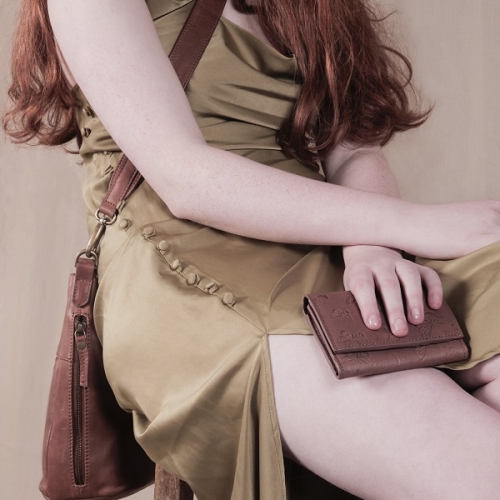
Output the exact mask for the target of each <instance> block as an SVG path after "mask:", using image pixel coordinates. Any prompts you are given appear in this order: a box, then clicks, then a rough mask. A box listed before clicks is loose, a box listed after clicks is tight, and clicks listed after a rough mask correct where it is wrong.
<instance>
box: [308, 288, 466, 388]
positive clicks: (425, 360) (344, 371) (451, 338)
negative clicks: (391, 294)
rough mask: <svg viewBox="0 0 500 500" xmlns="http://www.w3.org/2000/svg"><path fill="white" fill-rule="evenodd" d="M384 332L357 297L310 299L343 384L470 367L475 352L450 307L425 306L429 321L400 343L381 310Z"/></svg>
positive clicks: (312, 317)
mask: <svg viewBox="0 0 500 500" xmlns="http://www.w3.org/2000/svg"><path fill="white" fill-rule="evenodd" d="M379 309H380V311H381V316H382V326H381V328H379V329H378V330H370V329H369V328H368V327H366V326H365V324H364V322H363V319H362V317H361V312H360V310H359V307H358V304H357V303H356V299H355V298H354V295H353V294H352V293H351V292H321V293H311V294H307V295H305V296H304V301H303V312H304V314H305V316H306V319H307V321H308V323H309V325H310V326H311V328H312V330H313V332H314V334H315V336H316V337H317V338H318V340H319V342H320V344H321V347H322V348H323V351H324V353H325V355H326V357H327V359H328V361H329V362H330V364H331V366H332V368H333V370H334V372H335V375H336V376H337V378H339V379H342V378H346V377H356V376H360V375H375V374H378V373H387V372H395V371H401V370H409V369H411V368H422V367H426V366H435V365H439V364H442V363H449V362H456V361H464V360H466V359H467V358H468V357H469V351H468V349H467V346H466V344H465V342H464V340H463V338H464V335H463V332H462V330H461V329H460V326H459V324H458V322H457V320H456V318H455V316H454V315H453V312H452V311H451V309H450V307H449V306H448V304H446V303H444V302H443V305H442V307H441V308H440V309H437V310H436V309H430V308H429V307H428V306H427V305H424V314H425V317H424V321H423V322H422V323H421V324H420V325H412V324H408V326H409V332H408V334H407V335H406V336H404V337H396V336H395V335H393V334H392V333H391V331H390V327H389V325H388V322H387V318H386V317H385V314H384V312H383V311H384V308H383V307H382V306H381V304H379Z"/></svg>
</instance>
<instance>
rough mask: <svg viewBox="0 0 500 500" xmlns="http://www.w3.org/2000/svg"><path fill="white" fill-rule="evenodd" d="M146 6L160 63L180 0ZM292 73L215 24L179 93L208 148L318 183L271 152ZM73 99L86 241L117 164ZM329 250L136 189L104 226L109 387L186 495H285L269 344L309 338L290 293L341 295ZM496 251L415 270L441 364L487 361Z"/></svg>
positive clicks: (102, 301)
mask: <svg viewBox="0 0 500 500" xmlns="http://www.w3.org/2000/svg"><path fill="white" fill-rule="evenodd" d="M147 3H148V6H149V9H150V12H151V15H152V18H153V19H154V23H155V26H156V30H157V32H158V35H159V37H160V39H161V42H162V44H163V46H164V48H165V51H166V52H167V53H168V52H169V50H170V48H171V46H172V45H173V43H174V41H175V38H176V36H177V34H178V32H179V30H180V29H181V26H182V24H183V23H184V20H185V19H186V16H187V14H188V12H189V10H190V8H191V5H192V0H148V1H147ZM295 70H296V60H295V58H294V57H293V56H291V57H287V56H284V55H282V54H280V53H279V52H278V51H276V50H275V49H274V48H272V47H271V46H270V45H268V44H267V43H265V42H263V41H261V40H260V39H258V38H257V37H255V36H254V35H252V34H251V33H249V32H248V31H246V30H244V29H243V28H241V27H239V26H237V25H236V24H234V23H232V22H231V21H229V20H228V19H225V18H222V19H221V20H220V22H219V24H218V26H217V28H216V30H215V33H214V35H213V38H212V40H211V41H210V43H209V45H208V48H207V50H206V52H205V54H204V55H203V57H202V59H201V61H200V63H199V66H198V68H197V70H196V71H195V73H194V76H193V77H192V80H191V82H190V83H189V85H188V88H187V91H186V93H187V96H188V99H189V101H190V104H191V106H192V109H193V112H194V114H195V117H196V120H197V122H198V125H199V127H200V129H201V131H202V132H203V134H204V136H205V139H206V140H207V142H208V143H209V144H210V145H212V146H215V147H218V148H221V149H224V150H228V151H233V152H234V153H237V154H240V155H243V156H246V157H248V158H251V159H252V160H255V161H258V162H260V163H264V164H266V165H268V166H269V168H278V169H281V170H285V171H287V172H292V173H294V174H296V175H301V176H304V177H308V178H312V179H316V180H317V181H318V182H324V181H325V178H324V175H323V172H322V171H321V168H318V170H313V169H310V168H307V167H305V166H303V165H301V164H299V163H298V162H296V161H295V160H291V159H287V158H286V157H285V156H284V154H283V152H282V151H281V149H280V148H279V146H278V145H277V143H276V141H275V132H276V130H277V129H278V128H279V126H280V123H281V121H282V120H283V118H284V117H285V116H286V115H287V114H288V112H289V111H290V108H291V106H293V102H294V99H295V98H296V96H297V93H298V91H299V90H300V86H299V84H297V83H295V82H294V74H295ZM73 92H74V94H75V95H76V96H77V97H78V98H79V100H80V102H81V106H80V107H79V108H78V109H77V119H78V123H79V126H80V127H81V130H82V135H83V143H82V145H81V148H80V155H81V157H82V158H83V162H84V167H85V172H86V176H85V181H84V186H83V196H84V200H85V203H86V206H87V209H88V228H89V231H92V229H93V228H94V226H95V223H96V221H95V219H94V215H93V214H94V212H95V210H96V208H97V207H98V206H99V204H100V203H101V201H102V199H103V198H104V195H105V193H106V190H107V187H108V183H109V179H110V175H111V172H112V171H113V168H114V167H116V165H117V163H118V161H119V160H120V157H121V155H122V154H123V153H122V152H121V151H120V149H119V148H118V146H117V144H116V143H115V142H114V141H113V139H112V138H111V136H110V135H109V133H108V132H107V131H106V129H105V128H104V126H103V124H102V123H101V121H100V120H99V118H98V117H97V116H96V114H95V112H94V111H93V110H92V106H91V103H89V102H88V100H87V99H86V98H85V96H84V94H83V92H82V90H81V89H80V88H79V86H78V85H76V86H75V87H74V88H73ZM133 121H134V117H133V116H130V126H133ZM166 142H167V143H166V145H165V146H166V147H165V151H166V152H167V153H166V154H167V156H166V157H165V168H168V138H166ZM207 189H210V186H207ZM234 210H237V207H235V208H234ZM339 255H340V254H339V252H338V251H332V249H331V248H330V247H327V246H315V245H295V244H282V243H274V242H267V241H263V240H258V239H252V238H246V237H242V236H238V235H235V234H231V233H227V232H224V231H220V230H217V229H214V228H211V227H208V226H205V225H202V224H198V223H196V222H193V221H190V220H187V219H179V218H176V217H175V216H174V215H173V214H172V213H171V212H170V210H169V208H168V206H167V205H166V204H165V203H164V202H163V201H162V200H161V199H160V198H159V197H158V196H157V194H156V193H155V192H154V191H153V190H152V189H151V187H150V186H149V185H148V183H147V182H143V183H142V184H141V186H140V187H139V188H138V190H137V191H136V192H135V193H134V194H133V195H132V196H131V197H130V199H129V200H128V201H127V203H126V204H125V205H124V206H123V207H122V209H121V211H120V214H119V216H118V219H117V222H116V223H115V224H113V225H112V226H110V227H109V228H108V230H107V232H106V235H105V237H104V239H103V241H102V246H101V256H100V266H99V289H98V293H97V298H96V304H95V318H96V327H97V331H98V334H99V338H100V340H101V342H102V344H103V355H104V365H105V369H106V374H107V377H108V379H109V382H110V384H111V387H112V389H113V391H114V393H115V395H116V398H117V400H118V402H119V404H120V406H121V407H122V408H124V409H125V410H127V411H130V412H132V414H133V420H134V432H135V435H136V438H137V440H138V442H139V443H140V444H141V445H142V447H143V448H144V449H145V451H146V452H147V453H148V455H149V456H150V457H151V459H152V460H154V461H155V462H157V463H158V464H159V465H160V466H162V467H163V468H164V469H166V470H167V471H169V472H170V473H172V474H174V475H176V476H178V477H180V478H182V479H184V480H185V481H187V483H188V484H189V485H190V486H191V487H192V489H193V490H194V492H195V494H196V495H197V497H198V498H199V500H228V499H231V500H237V499H242V500H253V499H256V498H260V499H261V500H279V499H283V500H284V499H285V498H287V490H286V482H285V473H284V460H283V455H282V448H281V442H280V433H279V428H278V421H277V417H276V410H275V404H274V397H273V388H272V381H271V371H270V358H269V350H268V343H267V336H268V335H287V334H303V335H311V334H312V332H311V330H310V328H309V326H308V324H307V322H306V320H305V318H304V317H303V314H302V310H301V305H302V297H303V295H304V294H306V293H309V292H314V291H328V290H342V289H343V287H342V271H343V267H342V261H341V259H340V258H339ZM499 256H500V244H496V245H491V246H490V247H487V248H484V249H482V250H479V251H478V252H475V253H474V254H471V255H468V256H465V257H463V258H460V259H457V260H454V261H449V262H436V261H432V262H428V264H429V265H431V266H432V267H434V268H435V269H437V270H438V271H439V272H440V274H441V275H442V277H443V280H444V284H445V287H446V294H447V298H448V300H449V301H450V302H451V304H452V306H453V307H454V309H455V312H456V313H457V314H458V315H459V317H460V320H461V322H462V324H463V325H464V326H465V327H466V328H467V331H468V341H469V345H470V347H471V351H472V355H471V358H470V360H469V361H468V362H466V363H461V364H458V365H454V366H453V368H456V369H460V368H466V367H470V366H473V365H474V364H476V363H477V362H479V361H480V360H483V359H486V358H488V357H491V356H493V355H494V354H496V353H499V352H500V338H499V333H498V326H499V325H500V312H499V311H500V308H498V307H497V306H496V300H495V299H498V296H499V293H500V266H499V261H500V258H499ZM301 369H304V370H307V367H301ZM333 376H334V375H333V373H332V377H333Z"/></svg>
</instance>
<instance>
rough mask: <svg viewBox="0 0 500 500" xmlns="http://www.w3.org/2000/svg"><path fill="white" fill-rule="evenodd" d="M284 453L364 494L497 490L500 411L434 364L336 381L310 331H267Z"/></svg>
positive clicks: (494, 493)
mask: <svg viewBox="0 0 500 500" xmlns="http://www.w3.org/2000/svg"><path fill="white" fill-rule="evenodd" d="M268 338H269V348H270V355H271V366H272V375H273V384H274V393H275V400H276V411H277V415H278V421H279V426H280V432H281V436H282V441H283V447H284V451H285V454H287V455H288V456H289V457H291V458H292V459H294V460H296V461H298V462H299V463H302V464H303V465H304V466H305V467H307V468H308V469H310V470H311V471H313V472H315V473H316V474H318V475H319V476H321V477H323V478H324V479H326V480H327V481H330V482H331V483H334V484H336V485H337V486H340V487H341V488H344V489H345V490H347V491H350V492H351V493H353V494H355V495H357V496H359V497H361V498H364V499H367V500H370V499H381V500H401V499H405V500H410V499H416V500H422V499H426V500H433V499H436V500H438V499H439V500H446V499H453V500H460V499H470V498H474V499H475V500H491V499H493V498H499V495H500V475H499V474H498V471H499V467H500V413H498V412H496V411H495V410H493V409H492V408H490V407H489V406H487V405H485V404H484V403H482V402H480V401H478V400H477V399H475V398H474V397H473V396H472V395H470V394H468V393H467V392H466V391H464V390H463V389H462V388H461V387H460V386H459V385H457V384H456V383H455V382H454V381H453V380H452V379H451V378H449V377H448V376H447V375H446V374H445V373H443V372H441V371H440V370H437V369H434V368H423V369H418V370H408V371H404V372H398V373H390V374H384V375H375V376H371V377H354V378H350V379H345V380H340V381H339V380H337V379H336V378H335V376H334V375H333V372H332V370H331V368H330V366H329V365H328V363H327V361H326V359H325V358H324V355H323V353H322V351H321V350H320V348H319V346H318V345H317V341H316V339H315V338H314V337H313V336H311V335H270V336H269V337H268Z"/></svg>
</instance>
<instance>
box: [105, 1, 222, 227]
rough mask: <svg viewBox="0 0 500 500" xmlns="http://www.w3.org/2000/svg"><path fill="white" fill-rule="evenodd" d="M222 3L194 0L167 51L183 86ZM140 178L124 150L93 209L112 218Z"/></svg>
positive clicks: (188, 78) (205, 45)
mask: <svg viewBox="0 0 500 500" xmlns="http://www.w3.org/2000/svg"><path fill="white" fill-rule="evenodd" d="M225 3H226V0H195V2H194V5H193V7H192V8H191V11H190V12H189V15H188V17H187V19H186V22H185V23H184V26H183V27H182V29H181V31H180V33H179V35H178V37H177V40H176V41H175V44H174V46H173V47H172V50H171V51H170V54H169V58H170V61H171V63H172V65H173V67H174V69H175V71H176V73H177V76H178V77H179V80H180V81H181V83H182V87H183V88H186V86H187V84H188V83H189V80H190V79H191V76H192V75H193V73H194V70H195V68H196V66H197V65H198V62H199V61H200V59H201V56H202V55H203V53H204V52H205V49H206V47H207V45H208V43H209V42H210V39H211V38H212V35H213V32H214V31H215V28H216V26H217V23H218V22H219V19H220V17H221V15H222V11H223V10H224V5H225ZM142 180H143V177H142V175H141V174H140V172H139V171H138V170H137V169H136V168H135V166H134V165H133V163H132V162H131V161H130V160H129V159H128V158H127V156H126V155H125V154H124V155H123V156H122V158H121V160H120V162H119V163H118V165H117V167H116V169H115V170H114V172H113V175H112V176H111V179H110V182H109V188H108V192H107V193H106V196H105V198H104V200H103V201H102V203H101V205H100V207H99V208H98V210H97V212H96V217H97V216H98V215H99V214H101V215H102V216H106V217H107V218H109V220H110V219H113V217H114V216H115V214H116V213H117V207H119V205H120V203H122V202H124V201H125V200H126V199H127V198H128V197H129V196H130V195H131V194H132V192H133V191H134V190H135V189H136V188H137V187H138V186H139V184H140V183H141V182H142ZM97 218H98V219H99V217H97ZM102 218H103V217H101V219H102Z"/></svg>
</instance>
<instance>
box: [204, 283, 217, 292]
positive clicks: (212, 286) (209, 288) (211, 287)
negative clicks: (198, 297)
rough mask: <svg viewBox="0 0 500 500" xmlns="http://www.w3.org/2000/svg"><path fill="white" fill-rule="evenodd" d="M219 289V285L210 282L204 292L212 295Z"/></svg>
mask: <svg viewBox="0 0 500 500" xmlns="http://www.w3.org/2000/svg"><path fill="white" fill-rule="evenodd" d="M218 289H219V285H218V284H217V283H216V282H215V281H210V282H209V283H207V284H206V285H205V290H206V291H207V292H208V293H214V292H216V291H217V290H218Z"/></svg>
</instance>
